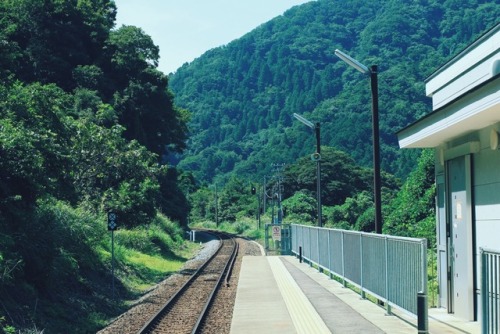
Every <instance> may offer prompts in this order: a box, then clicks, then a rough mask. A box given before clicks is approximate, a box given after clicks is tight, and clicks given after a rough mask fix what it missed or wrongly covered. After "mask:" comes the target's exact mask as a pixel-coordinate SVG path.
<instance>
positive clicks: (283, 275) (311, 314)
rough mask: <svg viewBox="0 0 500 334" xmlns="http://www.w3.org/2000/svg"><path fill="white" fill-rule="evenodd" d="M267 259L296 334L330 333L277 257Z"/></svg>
mask: <svg viewBox="0 0 500 334" xmlns="http://www.w3.org/2000/svg"><path fill="white" fill-rule="evenodd" d="M267 259H268V262H269V265H270V266H271V270H272V272H273V275H274V278H275V279H276V283H277V284H278V288H279V290H280V292H281V295H282V297H283V299H284V301H285V304H286V307H287V309H288V312H289V313H290V316H291V318H292V321H293V324H294V326H295V329H296V330H297V333H304V334H305V333H311V334H320V333H325V334H327V333H328V334H329V333H331V332H330V330H329V329H328V327H327V326H326V325H325V323H324V322H323V319H321V317H320V316H319V315H318V313H317V312H316V310H315V309H314V306H313V305H312V304H311V302H310V301H309V299H307V297H306V296H305V295H304V293H303V292H302V290H301V289H300V287H299V286H298V285H297V283H296V282H295V280H294V279H293V278H292V276H291V275H290V273H289V272H288V270H286V268H285V266H284V265H283V263H282V262H281V260H280V259H279V257H277V256H269V257H268V258H267Z"/></svg>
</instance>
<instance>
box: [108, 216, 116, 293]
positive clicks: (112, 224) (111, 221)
mask: <svg viewBox="0 0 500 334" xmlns="http://www.w3.org/2000/svg"><path fill="white" fill-rule="evenodd" d="M117 229H118V216H117V215H116V213H115V212H113V211H109V212H108V231H111V277H112V278H111V290H112V294H113V299H114V298H115V238H114V237H115V235H114V232H115V230H117Z"/></svg>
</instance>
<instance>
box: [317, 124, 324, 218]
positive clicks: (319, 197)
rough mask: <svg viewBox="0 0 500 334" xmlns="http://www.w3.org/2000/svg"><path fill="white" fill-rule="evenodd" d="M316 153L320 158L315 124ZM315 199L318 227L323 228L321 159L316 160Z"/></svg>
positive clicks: (319, 138)
mask: <svg viewBox="0 0 500 334" xmlns="http://www.w3.org/2000/svg"><path fill="white" fill-rule="evenodd" d="M315 130H316V153H318V155H319V157H321V135H320V123H319V122H318V123H316V127H315ZM316 197H317V202H318V227H323V222H322V217H321V216H322V212H321V158H319V159H318V160H316Z"/></svg>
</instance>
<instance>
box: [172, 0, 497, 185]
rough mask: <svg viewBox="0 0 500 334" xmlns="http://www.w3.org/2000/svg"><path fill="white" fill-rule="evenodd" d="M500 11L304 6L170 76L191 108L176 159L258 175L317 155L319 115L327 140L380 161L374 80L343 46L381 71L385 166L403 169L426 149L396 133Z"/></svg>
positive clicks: (470, 0)
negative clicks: (375, 153) (402, 141)
mask: <svg viewBox="0 0 500 334" xmlns="http://www.w3.org/2000/svg"><path fill="white" fill-rule="evenodd" d="M499 17H500V6H499V5H498V3H497V2H496V1H491V0H490V1H484V0H447V1H438V0H349V1H340V0H318V1H313V2H310V3H306V4H303V5H301V6H296V7H294V8H292V9H290V10H288V11H287V12H285V13H284V15H282V16H279V17H277V18H275V19H273V20H271V21H269V22H267V23H265V24H263V25H261V26H259V27H258V28H257V29H255V30H253V31H251V32H249V33H248V34H246V35H245V36H243V37H241V38H240V39H238V40H235V41H233V42H231V43H229V44H228V45H226V46H223V47H220V48H216V49H212V50H210V51H208V52H206V53H205V54H203V55H202V56H201V57H199V58H198V59H196V60H194V61H193V62H192V63H190V64H185V65H184V66H182V67H181V68H179V69H178V70H177V71H176V72H175V73H174V74H172V75H171V76H170V85H171V89H172V90H173V92H174V94H175V101H176V103H177V104H178V105H179V106H182V107H183V108H186V109H188V110H189V111H190V112H191V114H192V115H191V117H192V119H191V123H190V131H191V136H190V139H189V142H188V150H187V151H186V152H185V154H184V155H183V156H182V157H181V161H180V163H179V166H181V167H182V168H183V169H187V170H192V171H193V172H194V173H195V175H196V176H197V177H198V178H199V179H200V180H204V181H207V182H210V181H211V180H212V179H213V178H214V177H215V178H218V179H227V178H228V177H229V175H231V174H235V175H238V176H239V177H244V178H249V179H254V180H256V179H258V178H260V177H262V176H263V175H265V174H267V173H268V172H269V170H270V169H271V163H273V162H279V163H291V162H294V161H295V160H296V159H297V158H298V157H302V156H305V155H308V154H309V153H312V152H313V151H314V145H315V138H314V133H313V132H312V131H311V130H310V129H308V128H307V127H305V126H304V125H303V124H300V123H299V122H297V121H295V120H294V119H293V117H292V114H293V113H299V114H302V115H304V116H305V117H306V118H308V119H309V120H311V121H313V122H320V123H321V128H322V145H328V146H332V147H335V148H337V149H339V150H342V151H345V152H348V153H349V154H350V155H351V156H352V157H353V158H354V159H355V160H356V162H357V163H360V164H362V165H364V166H371V161H372V153H371V143H372V140H371V102H370V101H371V95H370V84H369V79H368V78H366V77H364V76H363V75H362V74H360V73H359V72H357V71H356V70H355V69H353V68H350V67H349V66H348V65H347V64H345V63H344V62H343V61H341V60H340V59H339V58H337V57H336V56H335V54H334V50H335V49H340V50H343V51H344V52H346V53H348V54H350V55H351V56H352V57H354V58H356V59H357V60H359V61H361V62H362V63H364V64H365V65H367V66H370V65H372V64H377V65H378V69H379V97H380V102H379V104H380V129H381V159H382V168H383V169H384V170H385V171H387V172H390V173H393V174H395V175H397V176H400V177H404V176H406V175H407V174H408V172H409V171H410V170H411V169H412V168H413V167H414V165H415V161H416V157H417V156H418V154H419V153H418V152H415V151H400V150H398V146H397V140H396V136H395V132H396V131H398V130H399V129H401V128H402V127H403V126H406V125H408V124H409V123H411V122H413V121H414V120H416V119H418V118H419V117H421V116H422V115H424V114H426V113H428V112H429V111H430V110H431V105H430V103H431V101H430V99H429V98H427V97H426V96H425V86H424V80H425V78H426V77H427V76H429V75H430V74H431V73H432V72H433V71H434V70H436V69H437V68H438V67H439V66H440V65H441V64H443V63H444V62H445V61H446V60H447V59H449V58H450V57H452V56H453V55H455V54H456V53H457V52H459V51H460V50H461V49H463V48H464V47H465V46H466V45H468V43H470V42H471V41H472V40H473V39H475V38H476V37H477V36H478V35H479V34H480V33H482V32H483V31H485V30H486V29H488V28H489V27H491V26H493V24H494V23H496V21H497V20H498V18H499Z"/></svg>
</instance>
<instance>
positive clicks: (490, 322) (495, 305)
mask: <svg viewBox="0 0 500 334" xmlns="http://www.w3.org/2000/svg"><path fill="white" fill-rule="evenodd" d="M481 278H482V279H481V281H482V282H481V299H482V315H483V321H482V327H483V328H482V333H485V334H486V333H487V334H490V333H491V334H498V333H499V331H500V324H499V322H500V319H499V317H500V315H499V314H500V252H498V251H493V250H487V249H483V248H481Z"/></svg>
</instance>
